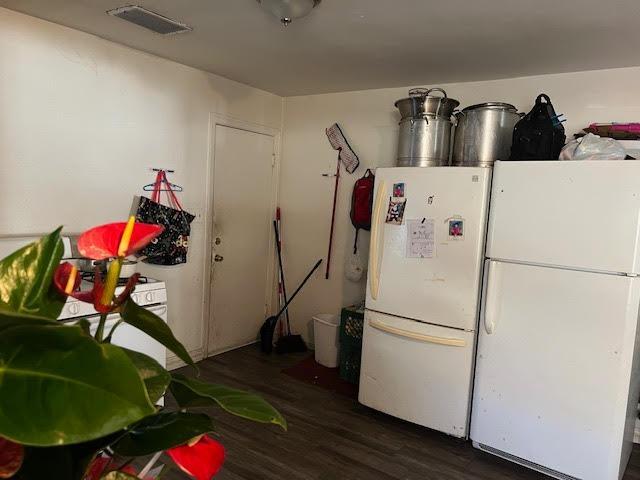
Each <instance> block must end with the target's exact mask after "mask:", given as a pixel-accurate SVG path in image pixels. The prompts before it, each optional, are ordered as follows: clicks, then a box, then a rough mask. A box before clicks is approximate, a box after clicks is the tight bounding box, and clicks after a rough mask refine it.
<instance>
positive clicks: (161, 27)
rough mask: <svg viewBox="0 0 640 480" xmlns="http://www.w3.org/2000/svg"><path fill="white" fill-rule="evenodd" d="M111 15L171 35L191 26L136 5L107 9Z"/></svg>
mask: <svg viewBox="0 0 640 480" xmlns="http://www.w3.org/2000/svg"><path fill="white" fill-rule="evenodd" d="M107 13H108V14H109V15H111V16H114V17H118V18H121V19H122V20H126V21H127V22H131V23H135V24H136V25H138V26H140V27H144V28H147V29H149V30H151V31H152V32H155V33H159V34H161V35H172V34H175V33H183V32H190V31H191V30H192V28H191V27H190V26H188V25H185V24H184V23H180V22H176V21H175V20H172V19H170V18H167V17H165V16H164V15H160V14H159V13H155V12H152V11H150V10H147V9H146V8H142V7H139V6H137V5H129V6H126V7H120V8H114V9H113V10H109V11H107Z"/></svg>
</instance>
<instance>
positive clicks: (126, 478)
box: [100, 472, 138, 480]
mask: <svg viewBox="0 0 640 480" xmlns="http://www.w3.org/2000/svg"><path fill="white" fill-rule="evenodd" d="M100 480H138V477H134V476H133V475H129V474H128V473H125V472H109V473H107V474H106V475H105V476H104V477H102V478H101V479H100Z"/></svg>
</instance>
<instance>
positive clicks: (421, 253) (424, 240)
mask: <svg viewBox="0 0 640 480" xmlns="http://www.w3.org/2000/svg"><path fill="white" fill-rule="evenodd" d="M406 223H407V258H433V255H434V251H435V237H436V235H435V221H434V219H433V218H422V219H415V220H407V222H406Z"/></svg>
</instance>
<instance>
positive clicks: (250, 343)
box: [208, 340, 258, 357]
mask: <svg viewBox="0 0 640 480" xmlns="http://www.w3.org/2000/svg"><path fill="white" fill-rule="evenodd" d="M256 343H258V340H253V341H252V342H248V343H243V344H242V345H237V346H235V347H229V348H222V349H220V350H214V351H213V352H209V355H208V356H209V357H215V356H216V355H222V354H223V353H227V352H232V351H233V350H237V349H239V348H243V347H248V346H249V345H255V344H256Z"/></svg>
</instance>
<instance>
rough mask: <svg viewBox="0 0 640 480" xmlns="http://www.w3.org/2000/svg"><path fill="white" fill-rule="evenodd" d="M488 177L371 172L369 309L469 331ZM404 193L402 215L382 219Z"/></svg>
mask: <svg viewBox="0 0 640 480" xmlns="http://www.w3.org/2000/svg"><path fill="white" fill-rule="evenodd" d="M490 180H491V169H490V168H472V167H433V168H379V169H378V170H376V186H375V192H374V208H373V215H372V228H371V244H370V250H369V272H368V282H367V297H366V306H367V308H368V309H370V310H375V311H377V312H382V313H388V314H392V315H397V316H399V317H404V318H411V319H414V320H419V321H423V322H427V323H432V324H435V325H442V326H445V327H453V328H461V329H464V330H475V324H476V321H477V312H478V299H479V291H480V282H481V278H480V277H481V274H480V272H481V269H482V262H483V260H484V239H485V232H486V224H487V212H488V203H489V184H490ZM398 195H399V197H398ZM402 199H404V200H406V203H405V204H404V215H403V218H402V219H401V220H398V219H396V221H395V223H394V221H393V220H389V221H388V218H387V217H388V212H389V208H390V204H392V203H393V202H398V201H400V202H401V201H402ZM420 236H424V238H425V239H427V238H428V239H429V240H428V241H427V242H425V243H424V244H423V245H424V246H425V247H426V248H425V249H424V250H422V249H420V250H418V251H416V250H413V249H412V247H415V246H416V245H419V244H420V243H414V242H413V241H412V239H415V238H419V237H420ZM416 252H419V253H416Z"/></svg>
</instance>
